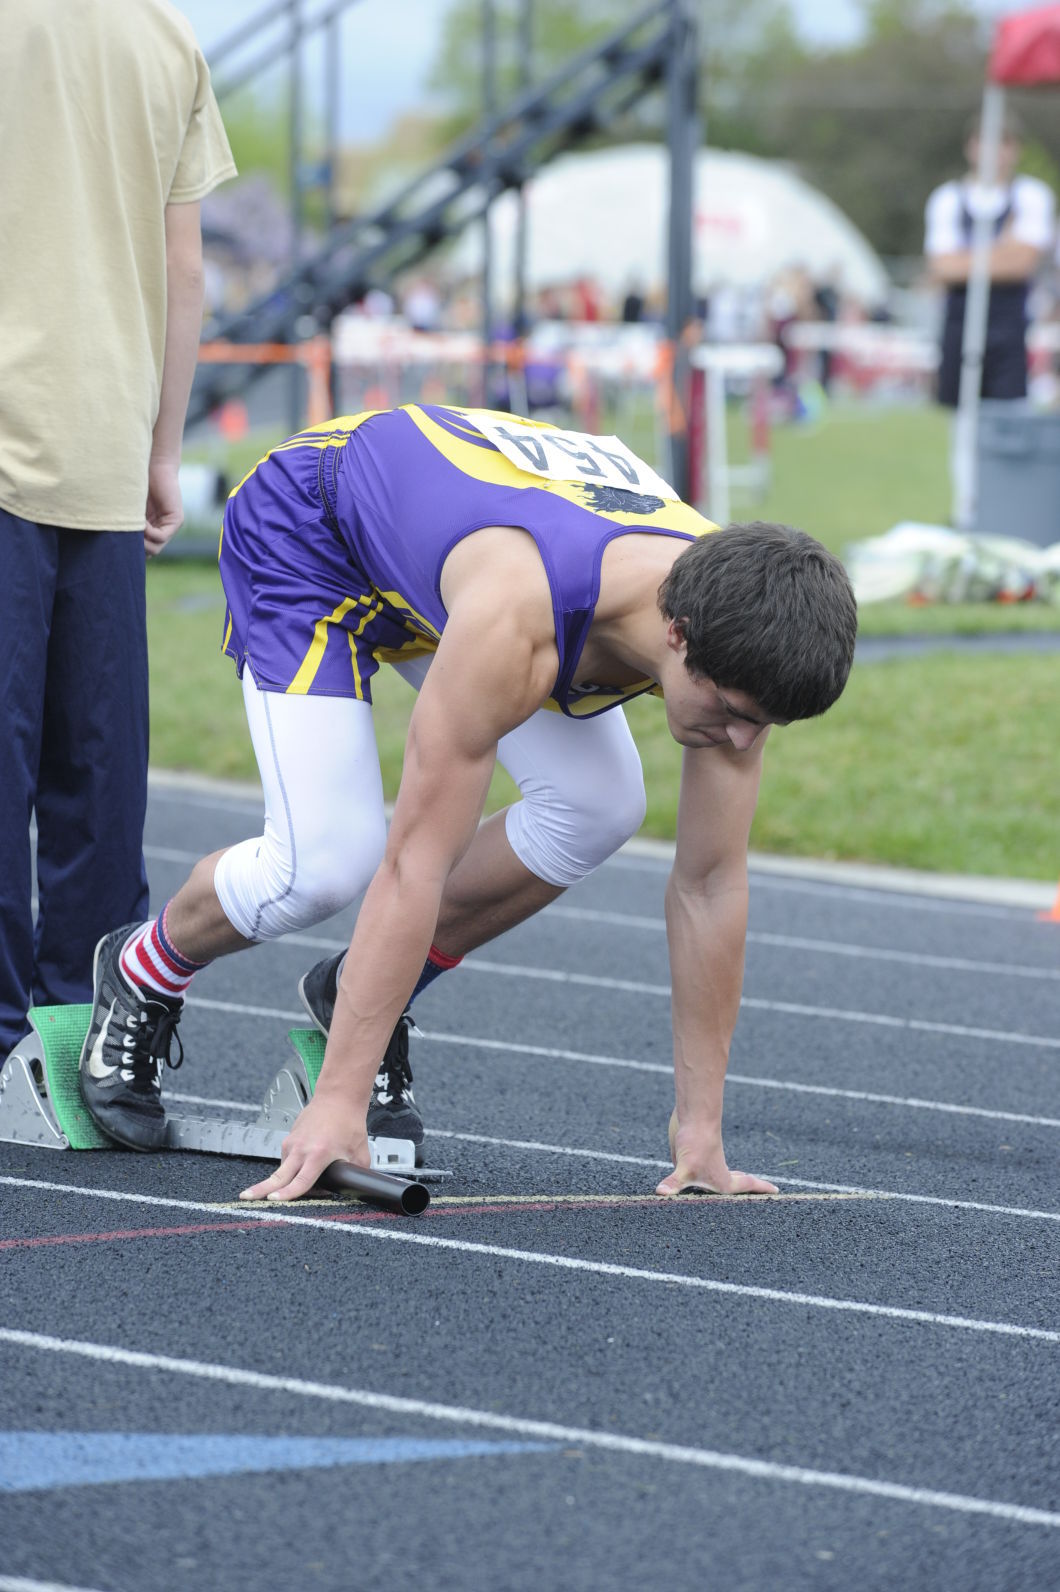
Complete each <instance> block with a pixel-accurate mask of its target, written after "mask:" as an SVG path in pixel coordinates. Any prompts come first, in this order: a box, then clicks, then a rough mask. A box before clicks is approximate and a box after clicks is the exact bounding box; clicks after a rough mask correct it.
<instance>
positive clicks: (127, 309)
mask: <svg viewBox="0 0 1060 1592" xmlns="http://www.w3.org/2000/svg"><path fill="white" fill-rule="evenodd" d="M0 150H2V151H3V157H2V159H0V507H3V508H5V509H7V510H8V511H9V512H10V513H12V514H17V515H19V516H21V517H22V518H23V519H27V520H36V521H39V522H41V523H42V524H46V525H60V526H71V527H75V528H78V529H84V530H116V531H124V530H129V531H132V530H142V529H143V525H144V508H145V505H146V502H147V465H148V458H149V455H150V449H151V433H152V430H153V428H154V423H155V418H156V416H157V413H158V400H159V392H160V390H161V384H162V362H163V355H164V351H165V337H166V246H165V209H166V205H167V204H180V203H190V202H192V201H194V200H198V199H201V198H202V197H203V195H204V194H207V193H209V192H210V191H211V189H213V188H215V187H216V186H217V184H218V183H219V182H222V181H224V179H225V178H227V177H232V176H234V175H235V170H236V168H235V165H234V163H233V160H232V152H231V150H230V149H229V147H228V140H227V138H226V137H225V131H224V126H223V124H222V121H221V116H220V112H219V111H218V109H217V102H216V100H215V99H214V96H213V90H212V89H211V87H210V75H209V71H208V69H207V66H206V63H205V61H204V60H203V57H202V54H201V53H200V51H199V48H198V46H197V45H196V42H195V37H194V35H193V33H192V31H191V28H190V26H189V24H188V23H187V21H186V20H185V19H184V18H183V17H182V16H181V15H180V13H179V12H177V11H176V10H175V9H174V8H173V7H172V6H171V5H170V4H168V0H0Z"/></svg>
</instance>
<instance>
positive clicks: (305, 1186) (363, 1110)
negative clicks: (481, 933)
mask: <svg viewBox="0 0 1060 1592" xmlns="http://www.w3.org/2000/svg"><path fill="white" fill-rule="evenodd" d="M505 584H506V586H507V590H506V591H498V590H495V589H493V587H492V585H491V583H490V581H488V580H480V581H477V582H474V583H471V584H469V585H468V586H467V587H465V588H464V589H463V590H462V592H461V596H460V600H459V601H458V602H457V603H456V604H455V605H453V606H452V607H451V609H450V614H449V618H448V621H447V624H446V627H445V630H444V632H443V634H442V640H441V642H440V644H439V647H438V652H437V654H436V656H435V659H434V661H433V663H432V665H431V668H430V669H429V671H428V673H427V677H426V679H425V681H424V684H423V687H422V689H421V691H420V694H419V698H418V700H417V703H416V707H415V709H414V711H413V714H412V719H411V722H410V725H409V734H408V741H407V744H406V749H405V764H404V771H403V773H402V778H401V787H400V790H399V793H398V798H397V803H396V805H395V809H394V816H393V820H392V822H391V825H390V831H389V835H388V838H387V845H386V852H385V854H384V857H383V861H382V863H381V865H380V867H379V869H378V871H377V873H376V875H375V877H374V879H373V880H372V883H371V885H370V886H369V888H368V891H367V893H366V895H365V898H364V903H363V905H362V907H361V910H360V913H359V915H358V919H357V926H356V929H355V931H354V936H353V941H352V944H351V947H350V955H349V957H348V958H347V961H346V966H345V968H344V970H343V976H342V979H341V980H340V984H339V991H338V999H337V1001H336V1006H335V1016H334V1019H333V1022H332V1026H331V1032H330V1034H329V1036H328V1044H327V1049H326V1051H325V1056H324V1065H323V1068H322V1070H321V1074H320V1078H319V1080H318V1083H317V1087H316V1091H315V1093H314V1096H313V1100H312V1101H311V1102H310V1105H309V1106H308V1107H307V1108H306V1110H305V1111H303V1112H302V1114H301V1115H300V1116H299V1118H298V1120H297V1122H296V1123H295V1126H294V1129H293V1130H292V1133H291V1135H290V1137H289V1138H288V1139H287V1141H286V1143H285V1145H284V1159H283V1161H282V1162H281V1165H280V1167H279V1168H278V1169H277V1171H276V1172H275V1173H274V1174H273V1175H272V1177H270V1178H268V1179H266V1180H265V1181H264V1182H262V1183H260V1184H257V1185H255V1186H254V1187H253V1188H251V1189H248V1190H247V1191H246V1193H245V1195H244V1197H245V1198H253V1199H260V1198H262V1197H272V1198H278V1197H282V1198H285V1199H296V1198H298V1197H299V1196H300V1195H302V1194H305V1193H307V1192H308V1191H309V1189H310V1188H312V1187H313V1185H314V1184H315V1183H316V1182H317V1181H318V1179H319V1177H320V1174H321V1172H322V1171H323V1170H324V1168H325V1166H327V1165H328V1164H329V1163H330V1162H331V1161H335V1160H349V1161H354V1162H355V1163H359V1164H361V1165H367V1163H368V1147H367V1141H366V1136H365V1118H366V1115H367V1110H368V1103H369V1100H370V1097H371V1090H372V1082H373V1079H374V1078H375V1074H376V1072H377V1071H378V1068H379V1063H380V1060H381V1058H382V1056H383V1053H384V1051H385V1049H386V1046H387V1043H388V1041H389V1039H390V1035H391V1033H392V1032H393V1029H394V1027H395V1024H396V1023H397V1022H398V1020H399V1018H400V1016H401V1014H402V1012H403V1011H404V1009H405V1006H406V1004H407V1002H408V999H409V996H410V994H411V992H412V990H413V988H414V986H415V983H416V980H417V979H418V977H419V975H420V971H421V970H422V968H423V964H424V962H425V961H426V959H427V953H428V951H429V950H430V946H431V941H432V938H433V936H434V931H435V926H436V924H437V921H438V912H439V908H440V905H441V900H442V892H443V890H444V888H445V883H446V880H447V879H448V876H449V874H450V872H451V870H452V869H453V867H455V865H456V863H457V862H458V861H459V860H460V858H461V857H462V856H463V854H464V852H465V851H466V850H467V848H468V846H469V845H470V844H471V841H472V839H473V838H474V834H475V830H476V828H477V825H478V822H479V819H480V817H481V815H482V809H483V805H484V803H485V800H486V793H487V791H488V788H489V782H490V776H491V774H492V772H493V767H494V762H495V759H496V752H497V742H498V740H499V739H500V737H501V736H502V735H504V734H506V733H507V732H508V731H509V730H511V729H514V728H515V726H516V725H517V724H521V723H522V722H523V721H524V720H525V719H527V718H529V717H530V715H531V714H532V713H533V712H535V711H536V709H537V708H538V707H540V705H541V703H542V702H543V701H544V699H545V697H546V696H547V695H548V692H549V691H550V690H551V688H552V685H553V683H554V680H555V672H556V653H555V641H554V632H552V630H551V628H550V624H551V610H550V609H549V610H548V622H547V623H546V624H545V625H544V627H543V629H542V630H541V635H542V638H543V639H542V640H540V641H539V640H537V639H535V638H534V637H533V636H531V638H530V639H527V637H526V635H525V634H523V633H521V632H520V629H519V626H518V620H517V617H516V622H515V623H514V625H513V603H512V599H511V587H510V584H509V583H508V582H506V583H505ZM484 616H493V617H484Z"/></svg>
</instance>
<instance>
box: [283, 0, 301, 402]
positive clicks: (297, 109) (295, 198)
mask: <svg viewBox="0 0 1060 1592" xmlns="http://www.w3.org/2000/svg"><path fill="white" fill-rule="evenodd" d="M289 21H290V28H289V32H288V42H287V51H288V62H287V64H288V94H289V96H290V105H289V107H288V115H289V121H288V143H289V151H288V154H289V171H290V182H291V270H292V272H294V271H297V270H298V267H299V265H300V264H301V260H302V231H303V211H302V0H290V12H289ZM301 426H302V371H301V368H300V366H299V365H298V364H297V363H296V362H294V361H292V363H291V367H290V374H289V376H288V383H287V428H288V430H289V431H291V432H294V431H299V430H300V429H301Z"/></svg>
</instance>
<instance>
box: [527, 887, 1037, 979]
mask: <svg viewBox="0 0 1060 1592" xmlns="http://www.w3.org/2000/svg"><path fill="white" fill-rule="evenodd" d="M548 918H570V919H571V920H572V921H574V922H581V923H602V924H606V925H608V926H609V927H612V928H618V929H647V930H649V931H651V932H652V933H655V934H665V933H666V920H665V918H658V917H656V918H650V917H638V916H636V915H634V914H631V913H628V912H599V911H596V910H595V909H593V908H590V907H569V906H559V905H553V906H550V907H548V908H547V910H546V913H545V914H544V919H543V920H542V919H538V920H536V921H547V919H548ZM747 943H748V945H769V946H777V947H780V948H782V949H784V950H789V951H815V952H820V953H821V954H822V955H827V956H847V957H854V958H856V959H858V960H860V961H868V962H901V963H903V964H904V965H907V966H910V967H937V968H941V969H943V970H944V971H947V972H954V973H996V974H1000V975H1003V976H1007V977H1011V978H1031V979H1046V980H1051V981H1053V982H1055V983H1060V968H1051V967H1024V966H1022V965H1017V964H1016V963H1013V962H975V961H971V960H970V959H969V958H967V957H963V956H930V955H928V954H927V953H926V952H922V951H896V950H891V949H889V948H886V949H885V948H881V947H879V946H875V945H850V944H845V943H843V942H842V941H839V940H810V939H806V938H804V937H803V936H801V935H797V934H766V933H763V932H762V931H760V930H751V931H749V932H748V935H747Z"/></svg>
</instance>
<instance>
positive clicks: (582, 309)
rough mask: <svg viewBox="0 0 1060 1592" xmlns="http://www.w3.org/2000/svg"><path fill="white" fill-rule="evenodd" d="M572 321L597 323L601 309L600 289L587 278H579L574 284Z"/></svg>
mask: <svg viewBox="0 0 1060 1592" xmlns="http://www.w3.org/2000/svg"><path fill="white" fill-rule="evenodd" d="M573 297H574V319H575V320H576V321H598V320H599V319H600V312H601V308H602V304H601V297H600V289H599V287H598V286H597V284H596V283H595V282H594V281H593V280H592V278H591V277H588V276H580V277H579V278H578V280H577V281H576V282H575V284H574V289H573Z"/></svg>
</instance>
